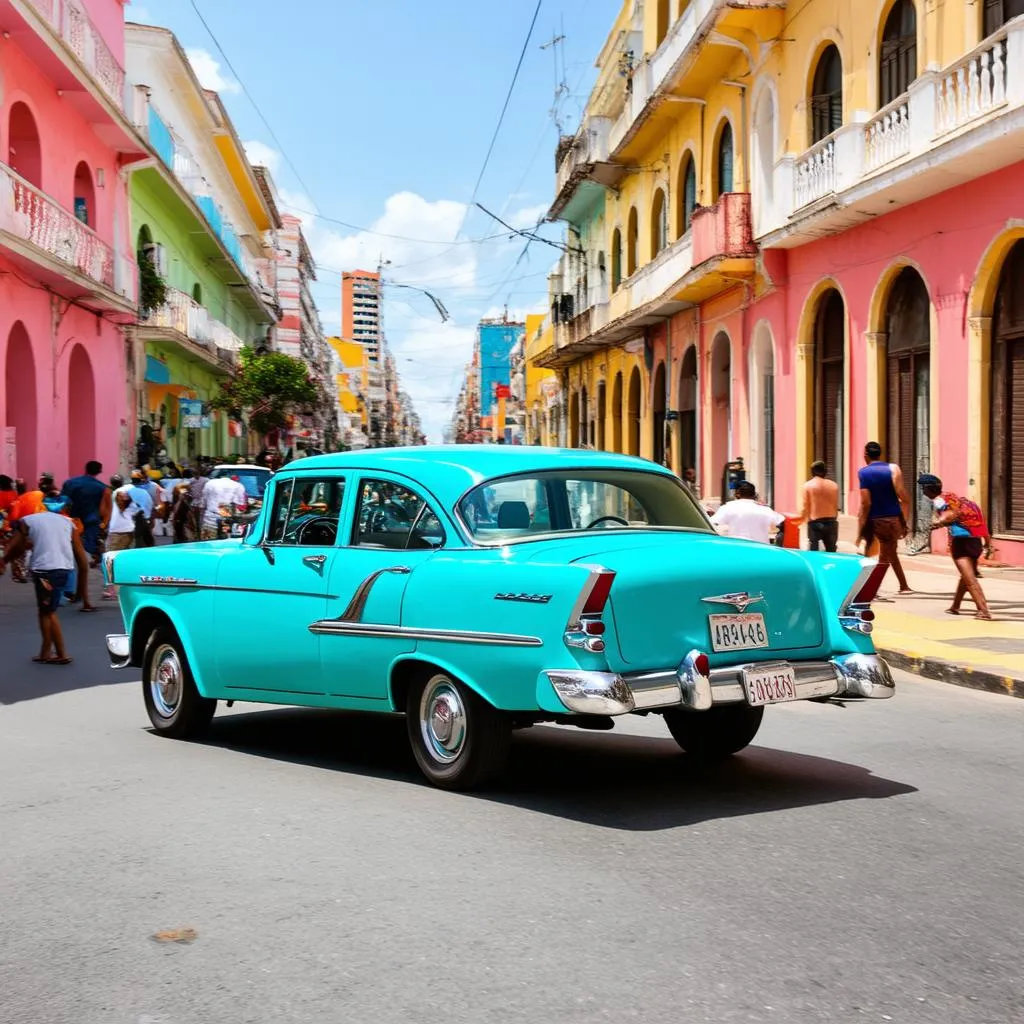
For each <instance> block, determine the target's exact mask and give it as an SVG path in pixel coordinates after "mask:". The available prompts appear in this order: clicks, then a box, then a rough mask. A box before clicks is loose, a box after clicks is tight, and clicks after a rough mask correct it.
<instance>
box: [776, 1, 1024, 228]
mask: <svg viewBox="0 0 1024 1024" xmlns="http://www.w3.org/2000/svg"><path fill="white" fill-rule="evenodd" d="M1022 145H1024V17H1020V18H1016V19H1015V20H1014V21H1012V22H1010V23H1009V24H1008V25H1006V26H1004V27H1003V28H1002V29H1001V30H1000V31H998V32H996V33H994V34H993V35H991V36H989V37H988V38H987V39H985V40H984V41H983V42H982V43H981V45H980V46H978V47H977V48H976V49H975V50H973V51H971V52H970V53H968V54H966V55H965V56H964V57H963V58H961V59H960V60H958V61H956V62H955V63H953V64H951V65H950V66H949V67H947V68H945V69H942V70H939V71H926V72H925V73H924V74H923V75H921V76H920V77H919V78H917V79H916V80H915V81H914V82H913V83H912V84H911V86H910V89H909V90H908V91H907V92H906V93H904V94H903V95H902V96H899V97H897V98H896V99H895V100H894V101H893V102H892V103H890V104H889V105H888V106H886V107H884V108H883V109H882V110H880V111H879V112H878V113H877V114H875V115H874V116H873V117H871V118H870V119H868V120H863V121H857V122H854V123H851V124H847V125H844V126H843V127H842V128H840V129H839V130H838V131H836V132H833V133H832V135H830V136H828V137H827V138H826V139H823V140H822V141H821V142H819V143H817V144H816V145H814V146H812V147H811V148H810V149H809V150H807V151H806V152H805V153H803V154H802V155H801V156H799V157H797V158H795V159H794V158H791V157H784V158H783V159H782V160H780V161H779V162H778V163H777V164H776V167H775V176H774V183H773V194H774V196H775V202H774V204H773V205H774V207H775V209H773V210H772V211H771V212H770V213H769V214H768V215H767V217H764V218H763V219H765V220H766V222H767V223H765V224H764V225H763V226H762V227H761V228H760V232H759V233H760V236H761V240H762V242H763V244H766V245H771V246H778V247H782V248H785V247H790V246H795V245H800V244H804V243H805V242H807V241H810V240H811V239H813V238H817V237H820V236H822V235H824V234H829V233H834V232H838V231H844V230H846V229H847V228H850V227H853V226H854V225H856V224H858V223H861V222H863V221H866V220H869V219H871V218H873V217H877V216H879V215H880V214H883V213H886V212H889V211H891V210H892V209H894V208H895V207H898V206H904V205H908V204H910V203H913V202H916V201H918V200H920V199H924V198H927V197H928V196H932V195H936V194H938V193H939V192H943V191H945V190H946V189H948V188H950V187H952V186H953V185H955V184H957V183H958V182H961V181H969V180H972V179H974V178H979V177H981V176H982V175H985V174H989V173H991V172H993V171H997V170H999V169H1000V168H1003V167H1006V166H1009V165H1010V164H1013V163H1016V162H1017V161H1019V160H1020V153H1021V147H1022Z"/></svg>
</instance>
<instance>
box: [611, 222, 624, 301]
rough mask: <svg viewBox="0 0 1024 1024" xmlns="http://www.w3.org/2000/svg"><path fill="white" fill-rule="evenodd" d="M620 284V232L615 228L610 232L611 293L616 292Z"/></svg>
mask: <svg viewBox="0 0 1024 1024" xmlns="http://www.w3.org/2000/svg"><path fill="white" fill-rule="evenodd" d="M620 284H622V232H621V231H620V230H619V229H618V228H616V229H615V230H614V231H613V232H612V291H613V292H616V291H618V290H619V285H620Z"/></svg>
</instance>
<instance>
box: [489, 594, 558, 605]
mask: <svg viewBox="0 0 1024 1024" xmlns="http://www.w3.org/2000/svg"><path fill="white" fill-rule="evenodd" d="M552 596H553V595H551V594H495V595H494V600H495V601H521V602H523V603H524V604H547V603H548V601H550V600H551V598H552Z"/></svg>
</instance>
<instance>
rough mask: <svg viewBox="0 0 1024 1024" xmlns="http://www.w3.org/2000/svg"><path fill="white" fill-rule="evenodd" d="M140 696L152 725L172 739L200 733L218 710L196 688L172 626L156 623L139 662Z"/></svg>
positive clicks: (214, 702) (215, 703)
mask: <svg viewBox="0 0 1024 1024" xmlns="http://www.w3.org/2000/svg"><path fill="white" fill-rule="evenodd" d="M142 697H143V700H144V701H145V702H146V711H147V712H148V714H149V720H150V722H152V723H153V729H154V730H155V731H156V732H158V733H160V735H161V736H170V737H171V738H173V739H187V738H188V737H190V736H197V735H199V734H200V733H201V732H203V731H204V730H205V729H206V727H207V726H208V725H209V724H210V719H211V718H213V713H214V711H216V710H217V702H216V701H215V700H211V699H210V698H209V697H203V696H202V695H201V694H200V693H199V690H198V689H196V683H195V680H194V679H193V678H192V670H191V668H189V664H188V658H187V656H186V655H185V650H184V648H183V647H182V643H181V639H180V638H179V637H178V634H177V632H176V631H175V630H174V627H173V626H170V625H163V626H158V627H157V628H156V629H155V630H154V631H153V634H152V636H151V637H150V638H149V643H148V644H147V645H146V654H145V657H144V658H143V663H142Z"/></svg>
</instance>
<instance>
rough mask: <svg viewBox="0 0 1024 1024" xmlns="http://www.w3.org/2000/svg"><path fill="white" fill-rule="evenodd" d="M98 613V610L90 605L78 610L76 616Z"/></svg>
mask: <svg viewBox="0 0 1024 1024" xmlns="http://www.w3.org/2000/svg"><path fill="white" fill-rule="evenodd" d="M98 611H99V608H97V607H96V605H94V604H90V605H89V606H88V607H85V608H79V609H78V614H79V615H86V614H88V613H89V612H98Z"/></svg>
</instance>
